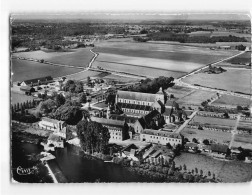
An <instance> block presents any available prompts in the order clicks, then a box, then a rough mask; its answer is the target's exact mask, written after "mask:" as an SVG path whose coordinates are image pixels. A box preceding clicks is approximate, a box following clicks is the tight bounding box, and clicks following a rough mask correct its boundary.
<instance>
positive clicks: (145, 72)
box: [93, 58, 186, 78]
mask: <svg viewBox="0 0 252 195" xmlns="http://www.w3.org/2000/svg"><path fill="white" fill-rule="evenodd" d="M98 60H99V58H98ZM150 61H151V60H150ZM97 66H100V67H101V68H104V69H108V70H115V71H120V72H125V73H132V74H138V75H141V76H149V77H159V76H166V77H173V78H178V77H181V76H183V75H185V74H186V73H185V72H174V71H169V70H162V69H155V68H149V67H142V66H136V65H129V64H122V63H116V62H101V61H95V62H94V63H93V67H97Z"/></svg>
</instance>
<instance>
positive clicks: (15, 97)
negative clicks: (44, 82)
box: [10, 92, 34, 104]
mask: <svg viewBox="0 0 252 195" xmlns="http://www.w3.org/2000/svg"><path fill="white" fill-rule="evenodd" d="M33 99H34V98H33V97H32V96H27V95H23V94H19V93H15V92H11V99H10V100H11V104H17V103H19V104H20V103H23V102H26V101H27V100H28V101H30V100H33Z"/></svg>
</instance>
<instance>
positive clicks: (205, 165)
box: [175, 153, 252, 182]
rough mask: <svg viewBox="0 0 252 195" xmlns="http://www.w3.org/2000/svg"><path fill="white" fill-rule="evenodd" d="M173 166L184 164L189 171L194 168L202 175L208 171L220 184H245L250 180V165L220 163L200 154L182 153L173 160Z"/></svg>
mask: <svg viewBox="0 0 252 195" xmlns="http://www.w3.org/2000/svg"><path fill="white" fill-rule="evenodd" d="M175 164H176V166H180V165H181V166H183V165H184V164H185V165H186V167H187V170H189V171H191V170H192V169H195V168H197V169H198V170H199V171H200V170H203V174H204V175H207V173H208V171H210V172H211V174H213V173H214V174H215V176H216V178H219V179H221V180H222V182H247V181H251V179H252V164H247V163H244V162H239V161H221V160H217V159H214V158H211V157H209V156H204V155H200V154H191V153H182V154H181V155H180V156H178V157H176V158H175Z"/></svg>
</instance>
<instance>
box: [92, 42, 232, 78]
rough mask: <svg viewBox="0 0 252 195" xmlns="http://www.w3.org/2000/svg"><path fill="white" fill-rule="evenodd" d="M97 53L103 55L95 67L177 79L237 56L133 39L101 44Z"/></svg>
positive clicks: (227, 52)
mask: <svg viewBox="0 0 252 195" xmlns="http://www.w3.org/2000/svg"><path fill="white" fill-rule="evenodd" d="M94 51H96V52H98V53H99V56H98V58H97V60H96V62H95V63H94V66H100V67H102V68H105V69H114V70H121V71H125V72H130V73H139V74H142V75H148V76H152V75H153V76H154V77H156V76H160V75H162V76H165V75H167V76H173V77H174V78H177V77H180V76H182V75H183V74H184V73H185V72H190V71H192V70H194V69H197V68H199V67H201V66H204V65H206V64H208V63H211V62H215V61H217V60H220V59H223V58H226V57H229V56H231V55H233V54H236V53H237V51H224V50H223V51H218V52H217V51H214V50H210V49H208V48H199V47H192V46H183V45H171V44H159V43H158V44H157V43H138V42H134V41H132V40H130V39H120V41H119V39H118V40H116V39H114V40H109V41H100V42H97V43H96V47H95V49H94Z"/></svg>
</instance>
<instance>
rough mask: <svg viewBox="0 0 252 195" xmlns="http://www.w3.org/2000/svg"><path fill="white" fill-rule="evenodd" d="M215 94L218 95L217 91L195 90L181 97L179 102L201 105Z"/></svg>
mask: <svg viewBox="0 0 252 195" xmlns="http://www.w3.org/2000/svg"><path fill="white" fill-rule="evenodd" d="M214 95H216V93H215V92H210V91H203V90H195V91H194V92H192V93H189V94H188V95H186V96H184V97H182V98H180V99H179V100H178V101H177V102H178V104H190V105H197V106H201V103H202V102H203V101H206V100H207V99H210V98H211V97H213V96H214Z"/></svg>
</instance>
